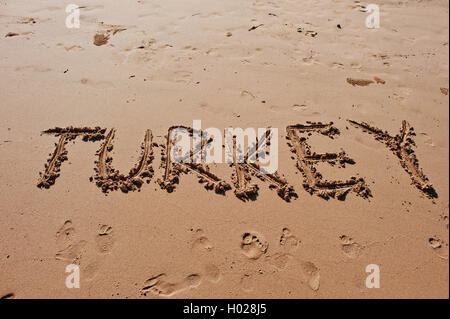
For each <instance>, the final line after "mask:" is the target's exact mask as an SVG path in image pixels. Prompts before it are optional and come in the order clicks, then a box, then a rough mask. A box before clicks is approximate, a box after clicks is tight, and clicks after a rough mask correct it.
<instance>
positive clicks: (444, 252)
mask: <svg viewBox="0 0 450 319" xmlns="http://www.w3.org/2000/svg"><path fill="white" fill-rule="evenodd" d="M428 244H429V245H430V247H431V248H432V249H433V251H434V252H435V253H436V254H437V255H438V256H439V257H440V258H442V259H448V244H447V243H446V242H444V241H443V240H442V239H440V238H438V237H436V236H434V237H430V238H428Z"/></svg>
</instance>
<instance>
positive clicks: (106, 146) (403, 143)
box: [37, 120, 438, 202]
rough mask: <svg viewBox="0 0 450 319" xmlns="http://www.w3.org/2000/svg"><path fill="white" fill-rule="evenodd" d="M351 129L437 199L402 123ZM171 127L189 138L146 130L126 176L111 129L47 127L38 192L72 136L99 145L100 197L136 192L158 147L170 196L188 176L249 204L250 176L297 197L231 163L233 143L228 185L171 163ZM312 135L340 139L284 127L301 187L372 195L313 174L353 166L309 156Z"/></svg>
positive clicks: (356, 181) (56, 169) (324, 128)
mask: <svg viewBox="0 0 450 319" xmlns="http://www.w3.org/2000/svg"><path fill="white" fill-rule="evenodd" d="M348 122H349V123H350V124H351V125H353V126H354V127H356V128H358V129H361V130H363V131H364V132H366V133H368V134H370V135H372V136H373V137H374V138H375V140H377V141H379V142H381V143H383V144H385V145H386V146H387V148H389V149H390V150H391V151H392V152H393V153H394V155H395V156H396V157H397V158H398V160H399V162H400V165H401V166H402V167H403V169H404V170H405V171H406V172H407V173H408V175H409V176H410V178H411V182H412V184H413V185H415V186H416V187H417V188H418V189H419V190H420V191H421V193H423V194H424V195H425V196H426V197H428V198H431V199H433V198H437V197H438V194H437V193H436V191H435V189H434V187H433V185H432V184H431V183H430V181H429V180H428V178H427V177H426V175H425V174H424V173H423V171H422V169H421V168H420V166H419V161H418V159H417V156H416V154H415V152H414V149H413V148H414V147H415V142H414V140H413V137H414V136H415V133H414V129H413V128H412V127H411V126H410V124H409V123H408V122H407V121H403V122H402V126H401V129H400V132H399V133H398V134H397V135H395V136H393V135H390V134H389V133H388V132H386V131H383V130H381V129H379V128H377V127H374V126H371V125H369V124H367V123H365V122H361V123H360V122H356V121H353V120H348ZM177 128H185V129H188V131H189V133H190V134H191V136H192V132H193V130H192V129H191V128H188V127H184V126H172V127H170V128H169V130H168V134H167V135H166V136H165V138H166V143H165V144H162V143H161V144H158V143H156V142H154V141H153V135H152V131H151V130H147V131H146V132H145V136H144V141H143V142H142V145H141V154H140V156H139V159H138V162H137V164H136V165H135V166H134V167H133V168H132V169H131V170H130V171H129V173H128V174H123V173H120V172H119V171H118V170H117V169H114V168H113V165H112V160H113V158H112V156H111V155H110V154H111V151H112V150H113V141H114V136H115V133H116V130H115V129H114V128H113V129H110V130H109V131H108V132H107V129H105V128H100V127H95V128H89V127H66V128H59V127H56V128H53V129H49V130H46V131H44V132H42V133H43V134H48V135H54V136H56V137H59V140H58V142H57V143H56V144H55V150H54V151H53V153H50V154H49V156H50V158H49V159H48V160H47V163H46V164H45V169H44V171H43V172H41V173H40V178H39V182H38V185H37V186H38V187H39V188H50V187H51V186H52V185H54V184H55V181H56V179H57V178H58V177H59V176H60V172H61V165H62V163H63V162H64V161H66V160H67V159H68V151H67V144H68V143H69V141H73V142H75V141H76V139H77V138H78V137H81V139H82V140H83V141H85V142H89V141H90V142H95V141H103V143H102V145H101V147H100V149H99V150H98V151H97V153H96V156H97V160H96V161H95V168H94V171H95V174H94V176H92V177H90V181H91V182H94V183H95V184H96V185H97V186H98V187H99V188H100V189H101V190H102V191H103V192H104V193H108V192H110V191H116V190H121V191H122V192H124V193H127V192H129V191H136V190H137V191H139V190H140V189H141V187H142V186H143V185H144V184H149V183H150V182H151V179H152V178H153V176H154V174H155V171H154V169H153V167H152V163H153V160H154V156H153V149H154V148H159V149H160V153H161V165H160V168H162V169H163V171H164V172H163V174H162V176H161V177H160V178H158V179H157V183H158V184H159V186H160V187H161V189H164V190H166V191H167V192H169V193H171V192H173V191H174V190H175V188H176V186H177V184H179V181H180V176H181V175H182V174H188V173H192V174H194V175H196V176H197V178H198V181H199V183H201V184H203V185H204V187H205V189H207V190H214V191H215V193H217V194H222V195H225V193H226V192H227V191H228V190H231V189H233V186H234V194H235V196H236V197H237V198H239V199H240V200H242V201H248V200H255V199H256V198H257V196H258V191H259V186H258V185H257V184H256V183H253V181H252V177H254V178H257V179H259V180H260V181H262V182H265V183H267V184H268V187H269V188H270V189H272V190H275V191H276V192H277V194H278V196H279V197H280V198H281V199H283V200H284V201H286V202H290V201H291V199H292V198H297V197H298V195H297V193H296V192H295V190H294V188H293V186H291V185H290V184H289V183H288V181H287V180H286V178H285V177H283V176H281V175H279V174H278V173H277V172H276V173H273V174H263V173H261V170H260V164H259V163H258V161H256V162H254V163H250V162H249V161H248V160H247V159H248V158H249V157H250V156H252V155H253V154H249V152H247V154H246V156H245V160H244V161H243V162H240V161H238V160H237V159H236V157H237V156H236V140H235V139H233V146H234V156H233V162H232V163H231V164H230V166H231V167H232V168H233V173H232V174H231V180H232V181H231V182H230V183H229V182H227V181H226V180H225V179H223V178H221V177H219V176H217V175H216V174H214V173H212V172H211V170H210V167H209V166H208V165H207V164H205V163H194V161H192V160H191V161H190V162H189V161H187V162H184V161H183V162H175V161H173V160H172V159H171V158H170V156H171V153H172V147H173V146H174V144H175V141H174V140H173V139H171V138H169V137H170V136H171V132H172V131H173V130H174V129H177ZM312 134H320V135H323V136H326V137H328V138H330V139H334V138H335V137H336V136H338V135H339V134H340V131H339V129H338V128H336V127H335V126H334V125H333V122H330V123H321V122H306V124H296V125H290V126H288V127H286V139H287V144H288V146H289V147H290V150H291V152H292V153H293V156H292V158H293V159H294V160H295V161H296V167H297V168H298V170H299V171H300V172H301V175H302V177H303V182H302V184H303V188H304V189H305V190H306V191H307V192H308V193H310V194H311V195H317V196H320V197H322V198H324V199H329V198H337V199H339V200H345V198H346V196H347V194H348V193H350V192H352V193H355V194H356V195H358V196H360V197H362V198H365V199H367V198H369V197H371V196H372V193H371V191H370V189H369V187H368V186H367V184H366V181H365V179H364V178H362V177H354V176H352V177H350V178H348V179H347V180H334V181H330V180H326V179H324V178H323V177H322V175H321V174H320V172H318V171H317V168H316V166H317V165H318V164H320V163H328V164H329V165H332V166H337V167H345V165H353V164H355V161H354V160H353V159H352V158H350V157H349V156H348V155H347V154H346V153H345V151H343V150H342V151H341V152H340V153H316V152H313V151H311V147H310V145H309V144H308V139H309V137H310V136H312ZM210 142H211V141H210V140H203V142H202V145H201V147H200V148H199V149H198V150H194V151H190V154H189V155H188V156H190V157H191V159H192V158H193V157H194V156H195V155H196V154H197V153H198V152H201V151H202V150H203V149H204V148H205V147H206V146H207V145H208V143H210ZM261 142H265V143H267V144H268V145H270V143H269V142H270V140H267V136H263V137H261V140H260V141H257V143H261Z"/></svg>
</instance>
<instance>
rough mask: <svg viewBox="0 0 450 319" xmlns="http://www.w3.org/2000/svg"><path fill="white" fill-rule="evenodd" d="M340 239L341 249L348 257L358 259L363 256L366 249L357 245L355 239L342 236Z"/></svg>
mask: <svg viewBox="0 0 450 319" xmlns="http://www.w3.org/2000/svg"><path fill="white" fill-rule="evenodd" d="M339 239H340V240H341V249H342V251H343V252H344V254H345V255H346V256H347V257H349V258H356V257H358V256H359V255H360V254H361V252H362V250H363V248H364V247H363V246H361V245H360V244H358V243H356V242H355V241H354V240H353V238H351V237H348V236H346V235H341V236H339Z"/></svg>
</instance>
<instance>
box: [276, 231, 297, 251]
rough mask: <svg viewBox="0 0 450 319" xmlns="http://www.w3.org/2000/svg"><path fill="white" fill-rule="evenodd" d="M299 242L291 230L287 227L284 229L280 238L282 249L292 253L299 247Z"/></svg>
mask: <svg viewBox="0 0 450 319" xmlns="http://www.w3.org/2000/svg"><path fill="white" fill-rule="evenodd" d="M299 243H300V242H299V240H298V239H297V237H295V236H294V235H293V234H292V232H291V230H290V229H289V228H287V227H285V228H283V230H282V234H281V236H280V247H281V248H283V249H285V250H286V251H292V250H294V249H296V248H297V247H298V244H299Z"/></svg>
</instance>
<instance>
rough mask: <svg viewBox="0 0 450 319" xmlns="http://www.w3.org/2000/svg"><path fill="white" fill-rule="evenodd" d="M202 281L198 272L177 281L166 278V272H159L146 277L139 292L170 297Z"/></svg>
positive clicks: (145, 294)
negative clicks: (148, 277)
mask: <svg viewBox="0 0 450 319" xmlns="http://www.w3.org/2000/svg"><path fill="white" fill-rule="evenodd" d="M201 282H202V278H201V276H200V275H198V274H191V275H189V276H187V277H186V278H184V279H183V280H181V281H179V282H170V281H168V280H167V275H166V274H159V275H157V276H154V277H152V278H150V279H148V280H147V281H146V282H145V284H144V287H143V288H142V289H141V294H142V295H144V296H147V293H149V292H151V293H152V294H154V295H157V296H162V297H170V296H173V295H175V294H177V293H180V292H182V291H185V290H189V289H192V288H196V287H198V286H199V285H200V284H201Z"/></svg>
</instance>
